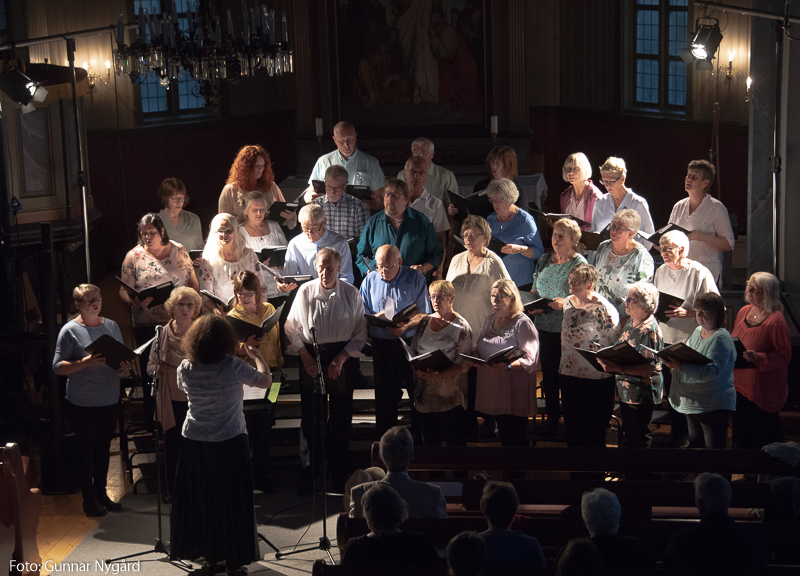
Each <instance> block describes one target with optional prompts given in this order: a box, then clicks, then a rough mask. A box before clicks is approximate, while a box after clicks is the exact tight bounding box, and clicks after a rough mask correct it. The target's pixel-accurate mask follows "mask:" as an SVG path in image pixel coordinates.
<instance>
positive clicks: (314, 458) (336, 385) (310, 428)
mask: <svg viewBox="0 0 800 576" xmlns="http://www.w3.org/2000/svg"><path fill="white" fill-rule="evenodd" d="M322 346H323V347H324V349H322V350H320V356H321V358H320V361H321V362H320V363H321V364H322V370H323V372H324V373H323V377H324V380H325V387H326V390H325V391H326V396H327V397H326V396H323V395H322V394H320V393H319V388H318V385H317V382H316V381H315V380H314V379H313V378H311V376H309V374H308V372H306V369H305V365H304V364H303V362H302V361H301V362H300V407H301V411H302V420H301V427H302V429H303V436H305V438H306V440H307V441H308V447H309V450H310V452H311V454H310V456H311V465H312V467H313V468H314V473H315V474H316V473H317V471H319V470H320V465H321V463H322V454H323V453H322V449H324V448H323V447H322V436H321V430H320V426H323V425H324V426H326V427H327V428H326V438H327V447H326V448H327V455H328V467H329V469H330V473H331V480H333V482H334V484H342V485H343V484H344V482H345V481H346V480H347V471H348V458H349V454H350V426H351V424H352V420H353V388H354V386H355V382H356V378H357V374H358V358H350V359H349V360H347V361H346V362H345V363H344V366H343V367H342V371H341V373H340V374H339V377H338V378H337V379H336V380H332V379H331V378H330V377H329V376H328V366H329V365H330V363H331V360H333V358H334V357H335V356H336V355H337V354H338V353H339V352H341V351H342V349H343V348H344V346H345V343H344V342H340V343H338V344H335V345H334V344H323V345H322ZM306 349H307V350H308V351H309V353H310V354H311V356H314V349H313V348H312V347H311V346H310V345H307V346H306ZM326 400H327V405H326ZM326 414H327V417H326ZM324 480H325V479H324V478H323V481H324Z"/></svg>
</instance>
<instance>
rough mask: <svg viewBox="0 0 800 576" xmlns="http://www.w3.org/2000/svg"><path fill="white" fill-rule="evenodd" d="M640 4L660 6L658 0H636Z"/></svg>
mask: <svg viewBox="0 0 800 576" xmlns="http://www.w3.org/2000/svg"><path fill="white" fill-rule="evenodd" d="M636 3H637V4H638V5H639V6H658V0H636Z"/></svg>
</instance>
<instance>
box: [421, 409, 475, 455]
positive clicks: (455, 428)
mask: <svg viewBox="0 0 800 576" xmlns="http://www.w3.org/2000/svg"><path fill="white" fill-rule="evenodd" d="M464 415H465V411H464V408H462V407H461V406H457V407H455V408H453V409H452V410H447V411H445V412H415V416H416V417H417V419H418V420H419V427H420V432H421V434H422V443H423V445H425V446H441V445H442V441H443V440H444V441H445V442H447V445H448V446H466V445H467V441H466V438H465V437H464Z"/></svg>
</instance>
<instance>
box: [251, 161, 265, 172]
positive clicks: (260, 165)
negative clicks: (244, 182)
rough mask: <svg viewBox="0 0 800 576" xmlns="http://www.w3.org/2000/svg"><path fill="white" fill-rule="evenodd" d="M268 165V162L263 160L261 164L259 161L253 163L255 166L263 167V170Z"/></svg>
mask: <svg viewBox="0 0 800 576" xmlns="http://www.w3.org/2000/svg"><path fill="white" fill-rule="evenodd" d="M266 166H267V165H266V163H264V162H261V163H260V164H259V163H258V162H256V163H255V164H254V165H253V168H261V169H262V170H263V169H264V168H266Z"/></svg>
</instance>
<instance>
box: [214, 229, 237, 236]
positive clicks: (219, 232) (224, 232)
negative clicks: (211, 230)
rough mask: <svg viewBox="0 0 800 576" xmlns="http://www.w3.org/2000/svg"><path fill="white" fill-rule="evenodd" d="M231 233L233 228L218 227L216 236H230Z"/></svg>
mask: <svg viewBox="0 0 800 576" xmlns="http://www.w3.org/2000/svg"><path fill="white" fill-rule="evenodd" d="M231 234H233V230H232V229H231V228H220V229H219V230H217V236H230V235H231Z"/></svg>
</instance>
